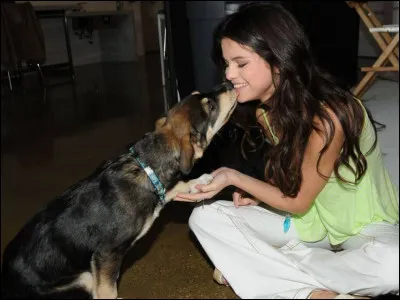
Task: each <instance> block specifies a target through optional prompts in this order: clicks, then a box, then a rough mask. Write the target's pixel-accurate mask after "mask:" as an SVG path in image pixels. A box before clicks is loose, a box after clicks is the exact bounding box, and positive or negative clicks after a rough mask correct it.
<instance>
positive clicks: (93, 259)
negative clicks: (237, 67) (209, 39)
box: [1, 84, 236, 299]
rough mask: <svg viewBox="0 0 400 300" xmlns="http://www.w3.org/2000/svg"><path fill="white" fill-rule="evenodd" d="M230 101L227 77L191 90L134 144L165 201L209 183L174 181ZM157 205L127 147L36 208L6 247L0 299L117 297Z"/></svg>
mask: <svg viewBox="0 0 400 300" xmlns="http://www.w3.org/2000/svg"><path fill="white" fill-rule="evenodd" d="M235 105H236V94H235V92H234V91H233V90H232V87H231V86H229V85H228V84H223V85H220V86H218V87H216V88H215V89H214V90H213V91H212V92H210V93H207V94H201V93H198V92H196V93H193V94H191V95H189V96H188V97H186V98H185V99H184V100H183V101H181V102H179V103H178V104H177V105H175V106H174V107H173V108H172V109H171V110H170V111H169V112H168V114H167V115H166V117H163V118H161V119H159V120H158V121H157V122H156V126H155V130H154V131H153V132H150V133H146V134H145V135H144V137H142V138H141V139H140V140H139V141H137V142H136V143H135V145H134V147H135V150H136V152H137V153H138V154H139V157H140V158H141V160H142V161H144V162H145V163H147V164H148V165H149V166H150V167H151V168H153V170H154V171H155V173H156V174H157V175H158V177H159V178H160V180H161V182H162V183H163V184H164V185H165V187H166V189H167V193H166V202H168V201H170V200H172V199H173V198H174V197H175V196H176V194H177V193H179V192H193V190H191V187H193V186H194V185H196V184H197V183H206V182H209V180H210V175H208V176H207V175H205V176H201V177H200V179H194V180H191V181H189V182H183V181H179V180H180V179H181V178H182V176H181V175H182V174H186V175H187V174H188V173H189V172H190V171H191V169H192V167H193V164H194V163H195V161H196V160H197V159H199V158H200V157H201V156H202V155H203V151H204V150H205V149H206V147H207V146H208V145H209V143H210V141H211V139H212V138H213V136H214V135H215V134H216V133H217V131H218V130H219V129H220V128H221V127H222V126H223V125H224V124H225V122H226V121H227V120H228V118H229V117H230V115H231V113H232V111H233V109H234V107H235ZM211 178H212V177H211ZM194 191H195V190H194ZM163 206H164V205H162V204H161V202H160V201H159V198H158V196H157V194H156V192H155V190H154V188H153V185H152V184H151V182H150V180H149V179H148V177H147V175H146V173H145V172H144V170H142V169H141V167H140V166H138V164H137V162H136V160H135V159H134V157H133V156H132V154H130V153H125V154H122V155H120V156H118V157H117V158H115V159H113V160H109V161H107V162H105V163H104V164H103V165H101V166H100V167H99V168H98V169H97V170H96V171H95V172H94V173H93V174H92V175H90V176H89V177H87V178H85V179H83V180H81V181H80V182H78V183H76V184H75V185H73V186H72V187H70V188H69V189H67V190H66V191H65V192H64V193H63V194H62V195H61V196H60V197H58V198H57V199H55V200H54V201H52V202H50V203H49V204H48V205H47V206H46V207H45V208H44V209H43V210H41V211H40V212H38V213H37V214H36V215H35V216H34V217H33V218H32V219H31V220H30V221H29V222H28V223H27V224H26V225H25V226H24V227H23V228H22V229H21V230H20V232H19V233H18V234H17V235H16V237H15V238H14V239H13V240H12V241H11V243H10V244H9V245H8V246H7V248H6V249H5V251H4V255H3V266H2V279H1V280H2V282H1V284H2V298H27V297H34V298H64V297H68V298H71V297H74V296H76V297H79V298H84V297H85V295H86V297H88V298H109V299H110V298H116V297H117V284H116V282H117V279H118V277H119V271H120V267H121V263H122V260H123V258H124V256H125V254H126V253H127V251H128V250H129V249H130V248H131V246H133V244H134V243H135V242H136V241H137V240H138V239H139V238H141V237H142V236H143V235H144V234H146V232H147V231H148V229H149V228H150V227H151V225H152V223H153V221H154V219H155V218H156V217H157V216H158V214H159V212H160V210H161V209H162V208H163ZM82 293H83V294H82Z"/></svg>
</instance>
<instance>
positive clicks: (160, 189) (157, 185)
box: [129, 146, 166, 205]
mask: <svg viewBox="0 0 400 300" xmlns="http://www.w3.org/2000/svg"><path fill="white" fill-rule="evenodd" d="M129 152H130V153H131V154H132V155H133V157H134V158H135V160H136V161H137V162H138V164H139V165H140V167H141V168H142V169H143V170H144V171H145V172H146V174H147V176H148V177H149V179H150V181H151V183H152V184H153V186H154V189H155V190H156V192H157V195H158V197H159V198H160V202H161V204H163V205H164V204H165V192H166V190H165V187H164V185H163V184H162V183H161V180H160V179H159V178H158V176H157V175H156V173H154V171H153V169H152V168H150V167H149V166H148V165H146V163H144V162H143V161H142V160H141V159H140V158H139V156H138V154H137V152H136V151H135V148H134V147H133V146H132V147H130V148H129Z"/></svg>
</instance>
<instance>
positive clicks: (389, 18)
mask: <svg viewBox="0 0 400 300" xmlns="http://www.w3.org/2000/svg"><path fill="white" fill-rule="evenodd" d="M394 2H397V6H398V2H399V1H368V6H369V7H370V8H371V10H372V11H373V12H374V14H375V15H376V17H377V19H378V20H380V22H381V23H383V24H398V23H399V19H398V18H399V17H398V16H399V10H398V7H397V10H394V9H393V4H394ZM396 15H397V21H396ZM381 53H382V50H381V48H380V47H379V46H378V44H377V42H376V41H375V39H374V38H373V36H372V35H371V33H370V32H369V30H368V28H367V26H366V25H365V24H364V22H363V21H362V20H360V37H359V42H358V55H359V56H360V57H378V56H379V55H380V54H381Z"/></svg>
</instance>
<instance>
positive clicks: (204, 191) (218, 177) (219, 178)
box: [174, 167, 236, 201]
mask: <svg viewBox="0 0 400 300" xmlns="http://www.w3.org/2000/svg"><path fill="white" fill-rule="evenodd" d="M235 172H236V171H235V170H233V169H229V168H225V167H223V168H219V169H217V170H215V171H214V172H212V173H211V175H212V176H213V177H214V179H213V180H212V181H211V182H210V183H209V184H199V185H196V188H197V189H198V190H199V191H200V192H199V193H196V194H178V195H176V197H175V198H174V200H175V201H201V200H204V199H210V198H212V197H214V196H215V195H216V194H218V193H219V192H220V191H222V190H223V189H224V188H226V187H227V186H229V185H230V184H231V180H230V177H231V176H233V174H234V173H235Z"/></svg>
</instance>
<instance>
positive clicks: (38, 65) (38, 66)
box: [36, 64, 44, 85]
mask: <svg viewBox="0 0 400 300" xmlns="http://www.w3.org/2000/svg"><path fill="white" fill-rule="evenodd" d="M36 66H37V68H38V71H39V75H40V80H41V81H42V84H43V85H44V77H43V72H42V68H41V67H40V64H36Z"/></svg>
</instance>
